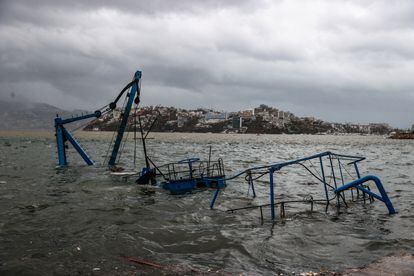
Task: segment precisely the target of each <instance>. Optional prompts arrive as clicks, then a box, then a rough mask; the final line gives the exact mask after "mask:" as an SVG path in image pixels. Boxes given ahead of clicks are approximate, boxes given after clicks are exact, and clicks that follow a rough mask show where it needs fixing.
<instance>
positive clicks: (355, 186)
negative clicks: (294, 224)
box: [210, 151, 395, 221]
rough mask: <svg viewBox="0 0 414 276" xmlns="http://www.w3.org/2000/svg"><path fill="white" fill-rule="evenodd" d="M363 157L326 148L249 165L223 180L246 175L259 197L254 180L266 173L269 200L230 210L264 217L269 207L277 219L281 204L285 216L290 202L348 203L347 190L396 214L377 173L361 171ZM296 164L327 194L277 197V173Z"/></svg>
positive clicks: (212, 206)
mask: <svg viewBox="0 0 414 276" xmlns="http://www.w3.org/2000/svg"><path fill="white" fill-rule="evenodd" d="M364 159H365V157H360V156H351V155H344V154H337V153H333V152H329V151H327V152H323V153H319V154H315V155H312V156H309V157H305V158H300V159H296V160H292V161H287V162H280V163H275V164H271V165H265V166H259V167H253V168H249V169H246V170H244V171H242V172H240V173H238V174H236V175H234V176H232V177H229V178H226V179H224V180H226V181H230V180H233V179H237V178H241V177H244V179H245V181H246V182H247V185H248V188H249V190H251V191H252V195H253V197H256V195H257V194H256V193H257V192H256V189H255V182H257V181H258V180H259V179H263V178H265V177H267V178H268V181H267V182H266V183H268V187H267V188H268V193H269V194H268V196H269V203H266V204H259V205H251V206H247V207H241V208H234V209H229V210H227V211H228V212H236V211H241V210H250V209H260V215H261V219H262V221H263V208H267V207H268V208H270V217H271V219H272V220H274V219H276V208H277V207H279V208H280V217H282V218H283V217H284V216H285V206H286V205H287V204H289V203H299V202H305V203H309V204H311V210H313V205H314V204H317V203H319V204H320V203H322V204H326V210H327V209H328V207H329V205H330V204H331V202H335V205H336V207H337V208H338V210H339V208H340V207H341V204H342V203H343V204H344V205H345V206H348V204H347V201H346V198H345V192H346V191H348V192H350V193H351V195H350V196H351V200H352V201H355V200H356V199H360V200H363V201H364V202H365V201H366V199H369V200H370V201H374V199H377V200H379V201H381V202H383V203H384V204H385V206H386V207H387V209H388V213H389V214H394V213H395V209H394V207H393V205H392V203H391V201H390V199H389V197H388V195H387V193H386V191H385V189H384V186H383V185H382V183H381V181H380V179H379V178H378V177H376V176H374V175H366V176H361V175H360V170H359V167H358V164H359V162H361V161H362V160H364ZM312 161H316V162H317V163H318V165H317V166H315V165H314V164H313V163H312ZM296 165H298V166H301V167H303V168H304V169H305V170H306V171H307V172H308V173H309V174H310V175H311V176H313V177H314V178H315V179H316V180H318V181H319V182H320V183H321V184H322V187H323V190H322V194H323V195H324V198H319V199H315V198H313V197H312V196H310V197H308V198H305V199H302V200H280V201H276V200H275V197H276V192H277V187H278V182H277V173H278V172H280V171H281V170H282V169H285V168H287V167H291V166H296ZM349 166H351V167H352V168H353V174H351V172H350V171H349V168H347V167H349ZM327 170H329V171H327ZM345 172H346V173H347V174H348V175H349V176H351V177H353V178H354V179H353V180H352V181H350V182H347V183H346V182H345V175H344V174H345ZM328 179H329V180H328ZM368 182H374V183H375V185H376V188H377V190H378V192H377V193H375V192H374V191H373V190H371V189H370V187H369V186H368V185H367V184H368ZM221 190H222V189H221V188H220V187H217V188H216V190H215V192H214V194H213V197H212V199H211V202H210V208H211V209H213V208H214V206H215V205H216V201H217V198H218V195H219V193H220V191H221ZM354 192H355V194H354Z"/></svg>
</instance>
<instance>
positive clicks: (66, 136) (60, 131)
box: [55, 110, 102, 166]
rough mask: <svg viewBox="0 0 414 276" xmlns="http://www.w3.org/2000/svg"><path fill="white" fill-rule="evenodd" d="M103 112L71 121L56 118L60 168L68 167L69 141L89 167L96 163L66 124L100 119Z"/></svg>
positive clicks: (71, 119) (70, 119)
mask: <svg viewBox="0 0 414 276" xmlns="http://www.w3.org/2000/svg"><path fill="white" fill-rule="evenodd" d="M101 114H102V113H101V111H99V110H98V111H95V112H94V113H91V114H86V115H82V116H77V117H72V118H69V119H62V118H60V117H59V116H57V117H56V118H55V129H56V143H57V152H58V159H59V166H66V165H67V164H68V162H67V158H66V141H69V142H70V143H71V144H72V146H73V147H74V148H75V149H76V151H77V152H78V153H79V155H80V156H81V157H82V159H83V160H84V161H85V162H86V164H88V165H93V164H94V162H93V161H92V159H91V158H90V157H89V156H88V154H87V153H86V151H85V150H84V149H83V148H82V147H81V145H80V144H79V143H78V141H76V139H75V138H74V137H73V136H72V134H71V133H70V132H69V131H68V130H67V129H66V128H65V127H64V125H65V124H69V123H73V122H76V121H80V120H85V119H89V118H99V117H100V116H101Z"/></svg>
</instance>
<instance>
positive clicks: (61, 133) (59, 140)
mask: <svg viewBox="0 0 414 276" xmlns="http://www.w3.org/2000/svg"><path fill="white" fill-rule="evenodd" d="M141 76H142V73H141V71H136V72H135V74H134V77H133V79H132V81H131V82H130V83H129V84H127V85H126V86H125V87H124V88H123V89H122V90H121V92H120V93H119V95H118V96H117V97H116V99H115V100H114V101H113V102H111V103H110V104H108V105H106V106H104V107H102V108H101V109H99V110H97V111H95V112H94V113H91V114H86V115H83V114H82V115H81V116H75V117H72V118H68V119H62V118H61V117H59V115H56V118H55V130H56V144H57V152H58V160H59V166H61V167H63V166H66V165H67V164H68V162H67V156H66V148H67V144H66V143H67V141H69V142H70V143H71V144H72V146H73V147H74V148H75V149H76V151H77V152H78V153H79V155H80V156H81V157H82V159H83V160H84V161H85V162H86V164H87V165H94V162H93V161H92V159H91V158H90V157H89V155H88V154H87V153H86V151H85V150H84V149H83V148H82V147H81V145H80V144H79V143H78V142H77V141H76V139H75V138H74V137H73V135H72V134H71V133H70V132H69V131H68V130H67V129H66V128H65V125H66V124H69V123H73V122H76V121H81V120H86V119H90V118H99V117H101V116H102V115H103V114H105V113H107V112H109V111H112V110H114V109H115V108H116V106H117V102H118V101H119V100H120V99H121V97H122V96H123V95H124V93H125V92H126V91H129V92H128V93H127V95H126V104H125V106H124V107H123V110H122V121H121V124H120V125H119V128H118V131H117V136H116V139H115V143H114V146H113V148H112V153H111V156H110V158H109V161H108V166H110V167H113V166H115V165H116V162H117V157H118V152H119V149H120V146H121V142H122V138H123V136H124V133H125V130H126V125H127V123H128V118H129V115H130V113H131V108H132V105H133V104H134V103H135V104H136V105H138V104H139V102H140V85H139V83H140V80H141Z"/></svg>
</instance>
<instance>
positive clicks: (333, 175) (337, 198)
mask: <svg viewBox="0 0 414 276" xmlns="http://www.w3.org/2000/svg"><path fill="white" fill-rule="evenodd" d="M329 162H330V164H331V172H332V177H333V181H334V185H335V189H337V188H338V185H337V184H336V177H335V169H334V166H333V163H332V157H331V154H329ZM336 203H337V205H338V206H337V207H338V208H340V207H341V203H340V202H339V195H336Z"/></svg>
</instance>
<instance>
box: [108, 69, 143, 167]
mask: <svg viewBox="0 0 414 276" xmlns="http://www.w3.org/2000/svg"><path fill="white" fill-rule="evenodd" d="M141 76H142V73H141V71H136V72H135V75H134V80H135V82H134V83H133V84H132V86H131V90H130V92H129V95H128V101H127V104H126V106H125V109H124V110H123V116H122V121H121V124H120V126H119V128H118V133H117V136H116V139H115V143H114V147H113V149H112V154H111V158H110V159H109V162H108V165H109V166H114V165H115V164H116V159H117V157H118V152H119V148H120V146H121V142H122V138H123V137H124V133H125V129H126V126H127V124H128V118H129V114H130V113H131V108H132V104H133V103H134V99H135V96H136V95H137V94H138V96H139V93H140V91H139V85H138V83H139V80H140V79H141Z"/></svg>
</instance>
